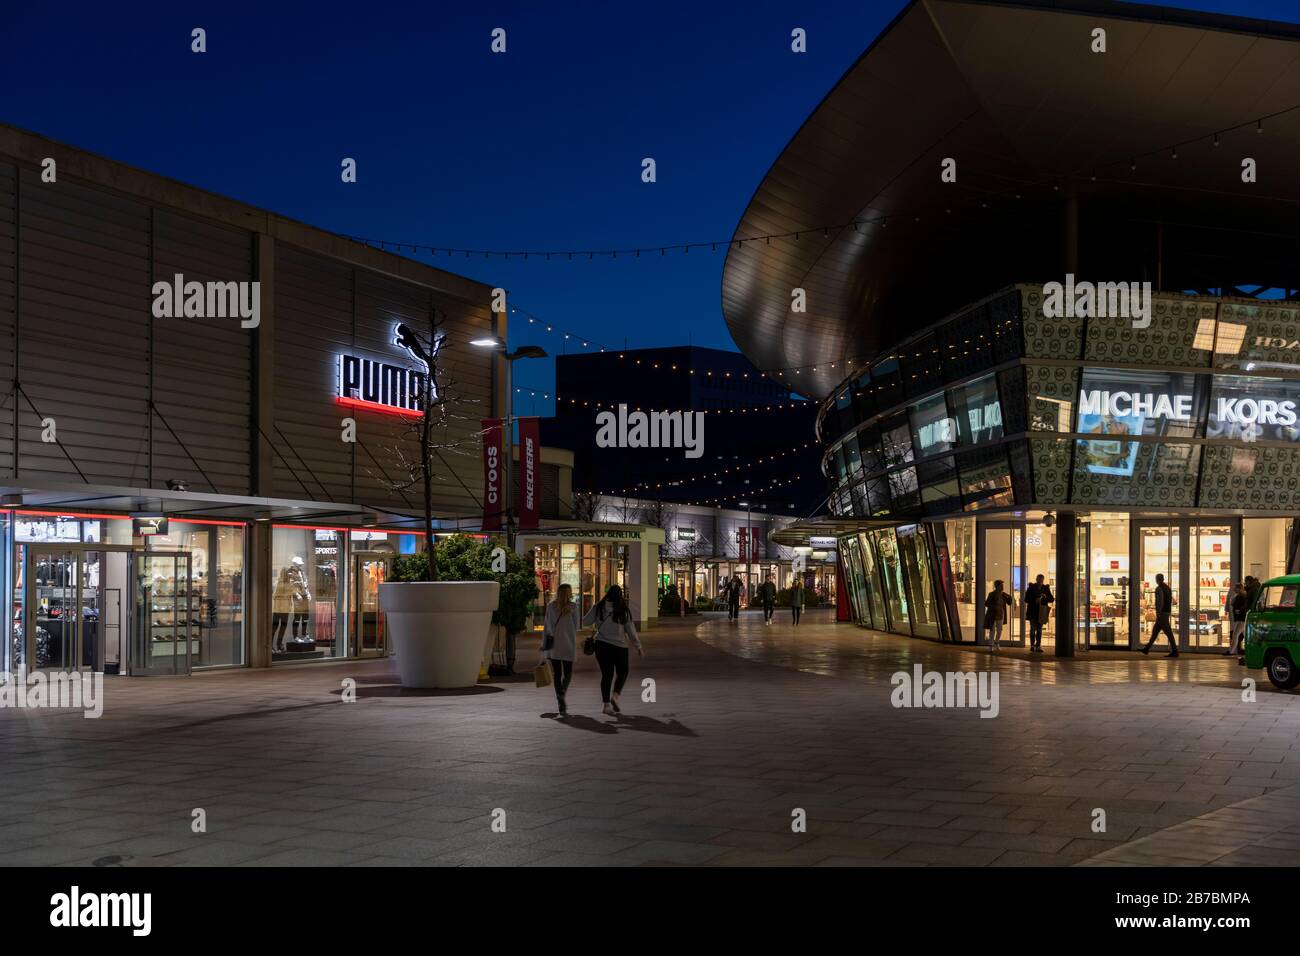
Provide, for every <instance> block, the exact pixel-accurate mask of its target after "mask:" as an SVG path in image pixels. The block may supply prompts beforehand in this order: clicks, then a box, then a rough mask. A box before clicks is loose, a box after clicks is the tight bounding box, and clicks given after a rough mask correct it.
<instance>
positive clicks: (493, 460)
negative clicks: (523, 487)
mask: <svg viewBox="0 0 1300 956" xmlns="http://www.w3.org/2000/svg"><path fill="white" fill-rule="evenodd" d="M479 424H480V425H481V426H482V427H483V530H484V531H500V530H501V513H502V512H503V511H504V510H505V509H504V507H502V503H501V469H502V467H503V466H504V461H503V459H504V457H505V456H504V455H503V454H502V437H503V436H502V433H501V419H499V418H485V419H483V420H482V421H481V422H479Z"/></svg>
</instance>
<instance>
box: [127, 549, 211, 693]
mask: <svg viewBox="0 0 1300 956" xmlns="http://www.w3.org/2000/svg"><path fill="white" fill-rule="evenodd" d="M131 560H132V570H133V573H132V575H131V590H132V601H131V603H132V607H133V608H134V613H133V614H132V622H131V623H132V628H131V630H132V634H131V639H130V644H131V660H130V672H131V673H132V674H139V675H147V676H154V677H159V676H175V675H179V674H188V673H189V672H190V661H191V657H192V656H193V655H194V654H196V653H198V651H199V649H198V648H197V647H195V646H194V639H193V634H194V632H195V630H196V629H197V628H196V627H195V625H197V623H198V621H197V620H196V611H195V605H194V594H193V586H192V584H191V582H190V556H189V554H188V553H176V552H151V553H140V552H136V553H134V554H132V556H131Z"/></svg>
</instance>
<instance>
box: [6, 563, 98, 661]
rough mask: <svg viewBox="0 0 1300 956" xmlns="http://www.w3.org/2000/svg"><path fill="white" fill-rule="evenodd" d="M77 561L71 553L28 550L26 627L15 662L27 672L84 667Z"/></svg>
mask: <svg viewBox="0 0 1300 956" xmlns="http://www.w3.org/2000/svg"><path fill="white" fill-rule="evenodd" d="M80 558H81V555H80V554H79V553H78V552H77V551H73V550H68V549H64V548H59V547H39V546H37V545H30V546H28V550H27V588H26V595H25V603H26V605H27V627H26V628H25V629H24V630H25V635H24V636H25V640H24V641H23V642H22V643H23V650H22V660H21V661H19V662H17V663H19V665H20V666H21V667H23V668H24V669H25V670H26V671H28V672H31V671H33V670H79V669H80V668H81V667H82V666H84V665H83V664H82V661H83V660H85V658H86V649H85V648H84V647H83V640H82V635H81V628H80V625H81V610H80V609H81V593H80V592H81V573H80Z"/></svg>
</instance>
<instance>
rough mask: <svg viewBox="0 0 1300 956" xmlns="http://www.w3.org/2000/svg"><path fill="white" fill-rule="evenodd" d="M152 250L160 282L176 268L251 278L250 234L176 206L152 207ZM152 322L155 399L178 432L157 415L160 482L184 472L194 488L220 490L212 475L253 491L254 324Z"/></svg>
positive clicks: (191, 276) (215, 277)
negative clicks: (183, 213)
mask: <svg viewBox="0 0 1300 956" xmlns="http://www.w3.org/2000/svg"><path fill="white" fill-rule="evenodd" d="M153 256H154V281H171V280H172V279H173V277H174V275H175V274H176V273H181V274H182V275H184V276H185V279H186V281H187V282H188V281H191V280H193V281H198V282H251V281H252V280H253V237H252V235H251V234H250V233H248V232H245V231H243V230H239V229H232V228H229V227H227V226H219V225H214V224H210V223H207V222H203V221H201V220H198V219H192V218H189V217H186V216H181V215H178V214H176V213H172V212H165V211H162V210H158V211H155V213H154V237H153ZM153 325H154V332H153V342H154V354H153V376H154V377H153V396H154V399H153V400H154V404H155V405H156V406H157V407H158V410H159V411H160V412H161V413H162V416H163V417H164V418H165V419H166V422H167V425H170V426H171V428H172V429H174V430H175V431H176V434H177V436H178V437H179V438H180V441H179V442H178V441H176V440H175V439H174V438H173V437H172V435H171V432H170V431H168V429H167V428H166V426H164V424H163V422H162V420H160V419H158V418H155V420H154V435H153V443H154V446H153V451H154V482H155V484H156V483H158V482H160V481H161V482H163V483H165V482H166V481H168V480H169V479H172V478H182V479H185V480H188V481H189V483H190V489H191V490H192V491H211V490H214V489H213V488H212V487H210V486H209V485H208V481H207V480H205V478H204V474H206V475H207V479H210V480H211V482H212V484H213V485H215V486H216V487H215V490H216V491H217V492H219V493H220V494H224V495H246V494H248V493H249V492H250V490H251V469H250V466H249V450H250V442H249V435H248V432H249V427H250V426H249V422H250V420H251V419H250V416H251V414H252V380H253V379H252V341H251V340H252V335H253V333H252V330H251V329H245V328H242V327H241V326H240V323H239V319H237V318H223V319H212V318H208V319H192V318H191V319H186V318H179V319H178V318H171V319H154V320H153ZM182 442H183V443H184V445H183V447H182V444H181V443H182ZM186 449H188V451H189V454H186ZM190 455H193V456H194V458H195V459H196V460H197V462H198V465H199V466H200V467H201V469H202V471H200V468H197V467H195V465H194V463H193V462H191V461H190Z"/></svg>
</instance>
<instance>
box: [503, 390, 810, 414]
mask: <svg viewBox="0 0 1300 956" xmlns="http://www.w3.org/2000/svg"><path fill="white" fill-rule="evenodd" d="M515 391H516V392H520V391H523V392H527V393H529V394H530V395H531V396H532V397H533V398H537V397H539V396H540V397H541V398H547V399H549V398H550V396H549V395H548V394H547V393H545V392H539V391H537V390H535V389H530V388H524V389H519V388H516V389H515ZM555 401H556V402H557V403H567V404H569V405H572V406H574V407H582V408H590V409H592V410H593V411H601V410H607V411H617V410H618V406H619V404H623V405H626V404H627V402H622V403H619V402H614V403H607V402H593V401H591V400H589V399H577V398H561V397H560V396H558V395H557V396H555ZM813 404H815V403H814V402H811V401H808V400H807V399H794V400H793V401H786V402H768V403H767V404H764V405H738V406H736V407H735V408H702V409H698V411H700V412H702V413H703V414H705V415H746V414H748V413H750V412H755V413H757V412H779V411H785V410H787V409H792V408H805V407H807V406H809V405H813ZM631 411H634V412H639V411H641V406H640V405H638V406H636V407H635V408H633V409H631Z"/></svg>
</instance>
